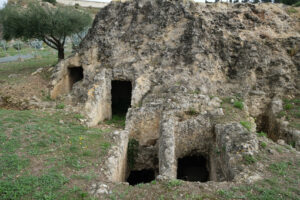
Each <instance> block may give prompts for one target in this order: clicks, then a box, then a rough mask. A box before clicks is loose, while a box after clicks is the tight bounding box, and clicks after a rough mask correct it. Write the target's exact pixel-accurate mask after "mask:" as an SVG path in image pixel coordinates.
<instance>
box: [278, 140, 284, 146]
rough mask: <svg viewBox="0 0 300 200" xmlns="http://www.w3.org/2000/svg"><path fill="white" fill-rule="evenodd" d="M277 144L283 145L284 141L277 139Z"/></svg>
mask: <svg viewBox="0 0 300 200" xmlns="http://www.w3.org/2000/svg"><path fill="white" fill-rule="evenodd" d="M277 144H280V145H285V142H284V140H281V139H280V140H277Z"/></svg>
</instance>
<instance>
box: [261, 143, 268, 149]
mask: <svg viewBox="0 0 300 200" xmlns="http://www.w3.org/2000/svg"><path fill="white" fill-rule="evenodd" d="M259 144H260V146H261V148H263V149H265V148H266V147H267V143H265V142H260V143H259Z"/></svg>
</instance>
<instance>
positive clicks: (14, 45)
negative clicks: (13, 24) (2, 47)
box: [13, 41, 24, 50]
mask: <svg viewBox="0 0 300 200" xmlns="http://www.w3.org/2000/svg"><path fill="white" fill-rule="evenodd" d="M23 47H24V43H23V42H21V41H16V42H15V43H14V44H13V48H14V49H16V50H21V49H22V48H23Z"/></svg>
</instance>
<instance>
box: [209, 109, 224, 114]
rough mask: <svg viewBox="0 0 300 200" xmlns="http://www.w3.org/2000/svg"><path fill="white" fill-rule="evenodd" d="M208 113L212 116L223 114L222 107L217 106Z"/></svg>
mask: <svg viewBox="0 0 300 200" xmlns="http://www.w3.org/2000/svg"><path fill="white" fill-rule="evenodd" d="M209 114H211V115H213V116H223V115H224V112H223V109H222V108H217V109H215V110H212V111H210V112H209Z"/></svg>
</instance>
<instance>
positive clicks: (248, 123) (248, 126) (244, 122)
mask: <svg viewBox="0 0 300 200" xmlns="http://www.w3.org/2000/svg"><path fill="white" fill-rule="evenodd" d="M240 123H241V125H242V126H243V127H245V128H246V129H247V130H248V131H250V129H251V123H250V122H247V121H241V122H240Z"/></svg>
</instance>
